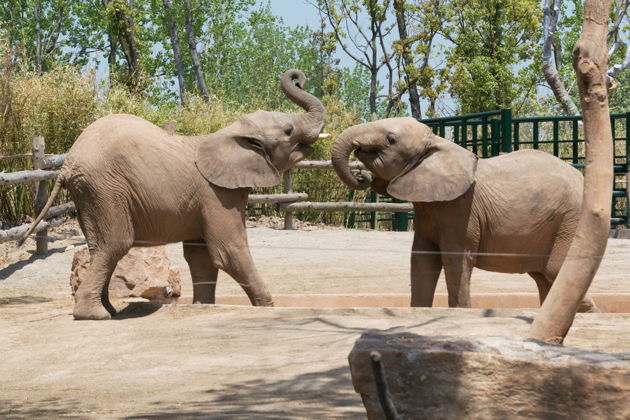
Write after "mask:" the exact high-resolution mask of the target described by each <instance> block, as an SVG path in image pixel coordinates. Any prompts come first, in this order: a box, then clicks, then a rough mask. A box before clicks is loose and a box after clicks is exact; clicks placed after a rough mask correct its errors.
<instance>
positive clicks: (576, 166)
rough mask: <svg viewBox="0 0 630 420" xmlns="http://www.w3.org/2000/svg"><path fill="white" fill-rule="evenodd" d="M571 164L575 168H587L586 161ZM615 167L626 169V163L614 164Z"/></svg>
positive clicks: (616, 168)
mask: <svg viewBox="0 0 630 420" xmlns="http://www.w3.org/2000/svg"><path fill="white" fill-rule="evenodd" d="M569 165H571V166H573V167H574V168H578V169H584V168H586V164H584V163H570V164H569ZM613 169H615V170H619V171H621V170H624V169H626V165H613Z"/></svg>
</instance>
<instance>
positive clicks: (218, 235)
mask: <svg viewBox="0 0 630 420" xmlns="http://www.w3.org/2000/svg"><path fill="white" fill-rule="evenodd" d="M305 81H306V78H305V76H304V74H303V73H302V72H301V71H299V70H289V71H287V72H285V73H284V75H282V77H281V80H280V86H281V88H282V90H283V92H284V93H285V95H286V96H287V98H289V99H290V100H291V101H293V102H294V103H296V104H298V105H299V106H301V107H302V108H304V109H305V110H306V113H301V114H287V113H280V112H266V111H256V112H254V113H252V114H247V115H242V116H241V117H239V118H238V119H237V120H236V121H235V122H234V123H232V124H231V125H229V126H227V127H225V128H223V129H221V130H219V131H217V132H215V133H212V134H208V135H202V136H192V137H185V136H169V135H168V134H167V133H166V132H165V131H164V130H162V129H160V128H159V127H157V126H155V125H153V124H151V123H149V122H147V121H145V120H143V119H141V118H138V117H135V116H132V115H110V116H107V117H104V118H101V119H99V120H98V121H96V122H94V123H93V124H91V125H90V126H89V127H87V128H86V129H85V131H83V133H82V134H81V135H80V136H79V138H78V139H77V141H76V142H75V144H74V145H73V146H72V148H71V149H70V151H69V153H68V156H67V158H66V161H65V163H64V165H63V167H62V169H61V173H60V175H59V177H58V178H57V182H56V183H55V186H54V188H53V192H52V194H51V197H50V200H49V201H48V203H47V204H46V206H45V207H44V209H43V210H42V212H41V214H40V215H39V216H38V218H37V220H36V221H35V223H34V224H33V226H31V229H30V230H29V232H28V233H27V234H26V235H25V236H24V238H26V236H28V235H29V234H30V233H31V232H32V231H33V229H34V228H35V226H36V225H37V223H39V222H40V221H41V219H42V218H43V217H44V215H45V213H46V211H47V210H48V208H49V207H50V205H51V203H52V201H53V200H54V198H55V196H56V194H57V193H58V191H59V189H60V187H62V186H63V187H65V188H67V189H68V190H69V192H70V194H71V195H72V198H73V200H74V202H75V204H76V207H77V211H78V219H79V223H80V225H81V229H82V230H83V233H84V235H85V238H86V241H87V245H88V248H89V251H90V260H91V262H90V267H89V269H88V271H87V273H86V278H85V279H84V281H83V282H82V283H81V286H80V287H79V289H78V290H77V291H76V294H75V307H74V317H75V319H108V318H110V317H111V316H112V315H114V314H115V310H114V308H113V306H112V305H111V303H110V302H109V299H108V296H107V288H108V283H109V279H110V276H111V275H112V272H113V270H114V268H115V267H116V263H117V262H118V260H119V259H120V258H121V257H123V256H124V255H125V254H126V253H127V251H128V250H129V248H130V247H132V246H150V245H153V244H164V243H171V242H183V247H184V257H185V259H186V261H187V262H188V265H189V266H190V272H191V274H192V281H193V300H194V302H200V303H214V301H215V289H216V280H217V272H218V269H221V270H224V271H225V272H227V273H228V274H229V275H230V276H232V277H233V278H234V279H235V280H236V281H237V282H238V283H239V284H240V285H241V286H242V287H243V289H244V290H245V292H246V293H247V295H248V297H249V299H250V301H251V303H252V304H253V305H260V306H272V305H273V300H272V297H271V295H270V294H269V292H268V290H267V288H266V286H265V284H264V282H263V280H262V279H261V277H260V275H259V274H258V271H257V270H256V267H255V266H254V262H253V260H252V257H251V254H250V252H249V247H248V244H247V234H246V230H245V211H246V205H247V196H248V193H249V189H250V188H252V187H272V186H275V185H277V184H278V183H279V182H280V177H279V173H278V172H279V171H282V170H286V169H289V168H291V167H293V166H294V165H295V164H296V163H297V162H299V161H300V160H302V159H304V158H305V157H307V156H309V155H310V154H311V152H312V150H313V149H312V148H311V145H312V144H313V143H314V142H315V141H317V139H318V138H319V137H325V135H323V134H321V130H322V127H323V126H324V122H325V118H326V115H325V111H324V107H323V106H322V104H321V102H320V101H319V100H318V99H317V98H315V97H314V96H312V95H310V94H309V93H307V92H305V91H304V90H303V88H304V83H305Z"/></svg>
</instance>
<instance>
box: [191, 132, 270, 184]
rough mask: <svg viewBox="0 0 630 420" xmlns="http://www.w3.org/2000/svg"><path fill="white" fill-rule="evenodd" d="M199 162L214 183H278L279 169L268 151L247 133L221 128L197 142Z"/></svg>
mask: <svg viewBox="0 0 630 420" xmlns="http://www.w3.org/2000/svg"><path fill="white" fill-rule="evenodd" d="M195 164H196V165H197V168H198V169H199V172H201V174H202V175H203V177H204V178H206V179H207V180H208V181H210V182H211V183H213V184H215V185H218V186H219V187H223V188H230V189H234V188H253V187H274V186H276V185H278V184H279V183H280V175H279V174H278V170H277V169H276V168H275V166H273V164H272V163H271V160H270V159H269V156H268V155H267V152H265V150H264V149H263V148H262V146H260V145H259V144H257V143H252V142H251V141H250V140H249V139H247V138H245V137H238V136H232V135H226V134H222V133H221V132H217V133H215V134H212V135H209V136H208V137H207V138H205V139H204V140H202V141H201V143H199V145H198V146H197V155H196V156H195Z"/></svg>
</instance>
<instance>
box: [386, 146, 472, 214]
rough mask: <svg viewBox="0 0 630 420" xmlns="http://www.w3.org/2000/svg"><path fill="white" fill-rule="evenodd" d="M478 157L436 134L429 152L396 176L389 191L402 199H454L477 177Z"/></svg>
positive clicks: (424, 200) (422, 200)
mask: <svg viewBox="0 0 630 420" xmlns="http://www.w3.org/2000/svg"><path fill="white" fill-rule="evenodd" d="M477 160H478V159H477V156H475V155H474V154H473V153H471V152H469V151H468V150H466V149H464V148H463V147H460V146H458V145H456V144H455V143H452V142H450V141H448V140H445V139H441V138H439V137H435V138H434V141H432V144H431V145H430V146H429V148H428V149H427V152H426V154H423V156H421V158H420V159H419V160H418V162H416V163H415V164H412V165H410V166H409V167H408V169H406V170H404V171H403V172H402V173H401V174H400V175H398V176H397V177H396V178H394V179H392V181H391V182H390V183H389V186H388V187H387V192H389V194H390V195H391V196H393V197H396V198H398V199H400V200H406V201H415V202H430V201H450V200H454V199H456V198H457V197H459V196H461V195H462V194H464V193H465V192H466V191H467V190H468V188H470V186H471V184H472V183H473V181H474V180H475V171H476V170H477Z"/></svg>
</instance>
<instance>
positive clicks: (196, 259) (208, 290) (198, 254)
mask: <svg viewBox="0 0 630 420" xmlns="http://www.w3.org/2000/svg"><path fill="white" fill-rule="evenodd" d="M184 258H185V259H186V262H187V263H188V267H190V275H191V277H192V282H193V303H215V291H216V288H217V274H218V272H219V270H218V268H216V267H214V266H213V265H212V263H211V262H210V254H209V252H208V246H207V245H206V243H205V242H203V241H200V242H184Z"/></svg>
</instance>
